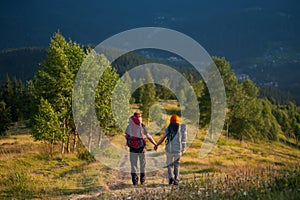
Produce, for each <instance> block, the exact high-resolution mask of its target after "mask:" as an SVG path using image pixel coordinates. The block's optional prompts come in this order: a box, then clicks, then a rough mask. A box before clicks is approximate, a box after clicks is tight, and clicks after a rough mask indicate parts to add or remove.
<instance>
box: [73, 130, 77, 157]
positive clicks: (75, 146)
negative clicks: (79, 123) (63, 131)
mask: <svg viewBox="0 0 300 200" xmlns="http://www.w3.org/2000/svg"><path fill="white" fill-rule="evenodd" d="M77 135H78V132H77V128H75V130H74V138H73V153H74V152H75V151H76V148H77Z"/></svg>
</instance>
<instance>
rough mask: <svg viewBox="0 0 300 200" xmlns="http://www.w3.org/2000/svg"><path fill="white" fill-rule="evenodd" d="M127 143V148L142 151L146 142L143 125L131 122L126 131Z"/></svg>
mask: <svg viewBox="0 0 300 200" xmlns="http://www.w3.org/2000/svg"><path fill="white" fill-rule="evenodd" d="M125 137H126V141H127V146H128V147H131V148H134V149H140V148H143V147H145V145H146V140H145V135H144V127H143V125H142V124H141V125H137V124H135V123H134V122H133V121H131V120H130V122H129V125H128V126H127V129H126V136H125Z"/></svg>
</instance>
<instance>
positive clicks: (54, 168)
mask: <svg viewBox="0 0 300 200" xmlns="http://www.w3.org/2000/svg"><path fill="white" fill-rule="evenodd" d="M165 106H166V105H165ZM165 108H167V109H166V110H169V111H170V110H173V111H174V110H176V106H175V105H167V106H166V107H165ZM167 114H168V113H167ZM204 135H205V131H204V130H200V131H199V134H198V136H197V137H196V138H195V140H194V141H193V143H192V144H191V146H190V147H189V148H188V149H187V151H186V152H185V153H184V155H183V156H182V159H181V168H180V175H181V183H180V185H179V186H169V185H168V181H167V169H166V168H164V169H161V170H158V171H154V172H150V173H148V174H147V176H146V177H147V184H146V185H145V186H138V187H133V186H132V185H131V177H130V174H128V173H123V172H119V171H117V170H113V169H110V168H108V167H107V166H105V165H104V164H102V163H101V162H99V161H96V160H94V159H93V157H91V156H90V155H89V154H88V153H87V152H86V150H85V149H84V147H82V146H80V145H79V148H78V150H77V152H76V153H70V154H65V155H61V154H60V153H59V152H60V149H59V148H60V146H59V145H57V147H56V153H55V155H54V157H53V158H51V157H50V156H49V154H48V152H49V147H48V146H47V144H46V143H43V142H40V141H34V140H33V138H32V137H31V135H30V130H29V129H27V128H25V127H22V126H15V127H12V129H11V135H10V136H8V137H2V138H0V199H297V197H298V196H300V183H299V181H300V167H299V166H300V165H299V161H300V149H299V146H297V145H296V144H294V143H293V141H292V140H288V139H286V138H284V137H281V139H280V141H278V142H273V143H270V142H263V141H261V142H252V141H243V142H240V141H237V140H233V139H230V138H229V139H227V138H225V136H223V135H222V136H221V137H220V139H219V141H218V143H217V145H216V146H215V147H214V148H213V150H212V152H211V153H210V154H209V155H208V156H206V157H205V158H200V157H199V150H200V148H201V145H202V141H203V138H204ZM160 136H161V133H160V134H156V135H153V137H154V138H155V140H156V141H157V140H158V139H159V138H160ZM110 139H111V140H112V141H113V142H114V143H117V144H119V145H120V146H121V147H122V146H123V147H124V148H126V147H125V140H124V137H123V136H122V135H116V136H113V137H111V138H110ZM160 148H163V147H160ZM147 151H148V153H149V152H151V151H154V150H153V147H152V145H151V144H150V142H148V145H147Z"/></svg>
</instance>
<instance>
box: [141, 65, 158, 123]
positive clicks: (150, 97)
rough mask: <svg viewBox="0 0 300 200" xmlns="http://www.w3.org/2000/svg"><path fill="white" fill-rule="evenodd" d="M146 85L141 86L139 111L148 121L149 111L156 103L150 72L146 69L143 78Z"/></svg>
mask: <svg viewBox="0 0 300 200" xmlns="http://www.w3.org/2000/svg"><path fill="white" fill-rule="evenodd" d="M145 79H146V80H145V81H146V83H149V84H146V85H143V86H142V87H143V90H142V92H141V94H140V95H141V108H140V109H141V111H142V112H143V117H144V118H145V119H147V120H148V119H149V109H150V107H151V106H152V105H153V104H154V102H155V101H156V93H155V85H154V84H153V82H154V81H153V78H152V74H151V71H150V70H149V69H146V77H145ZM151 82H152V83H151Z"/></svg>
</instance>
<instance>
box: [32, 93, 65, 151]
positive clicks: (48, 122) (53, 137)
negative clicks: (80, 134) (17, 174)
mask: <svg viewBox="0 0 300 200" xmlns="http://www.w3.org/2000/svg"><path fill="white" fill-rule="evenodd" d="M38 111H39V112H38V114H37V115H35V117H34V119H33V120H34V124H35V125H34V127H33V129H32V135H33V137H34V139H35V140H42V141H45V142H48V143H49V144H50V155H51V157H52V156H53V150H54V145H55V144H56V143H57V142H59V141H61V140H62V138H63V137H64V135H63V132H62V130H61V123H60V119H59V113H57V112H56V111H55V110H54V108H53V107H52V106H51V104H50V103H49V102H48V100H45V99H43V98H41V102H40V105H39V109H38Z"/></svg>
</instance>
